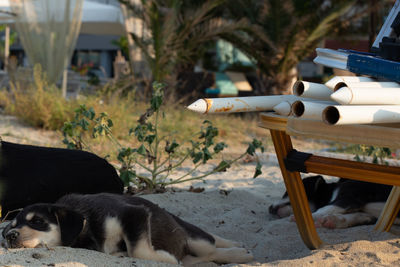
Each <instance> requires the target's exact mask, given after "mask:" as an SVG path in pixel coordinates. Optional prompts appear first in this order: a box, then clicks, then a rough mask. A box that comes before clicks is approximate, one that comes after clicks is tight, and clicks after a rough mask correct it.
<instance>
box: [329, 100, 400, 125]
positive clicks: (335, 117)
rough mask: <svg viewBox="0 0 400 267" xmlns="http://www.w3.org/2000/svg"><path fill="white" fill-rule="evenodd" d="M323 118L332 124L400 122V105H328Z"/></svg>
mask: <svg viewBox="0 0 400 267" xmlns="http://www.w3.org/2000/svg"><path fill="white" fill-rule="evenodd" d="M322 120H323V121H324V122H326V123H328V124H330V125H344V124H377V123H398V122H400V105H375V106H372V105H371V106H370V105H361V106H359V105H353V106H340V105H337V106H328V107H326V108H325V109H324V110H323V112H322Z"/></svg>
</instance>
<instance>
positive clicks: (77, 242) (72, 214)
mask: <svg viewBox="0 0 400 267" xmlns="http://www.w3.org/2000/svg"><path fill="white" fill-rule="evenodd" d="M2 234H3V237H4V238H5V239H6V241H7V244H8V247H10V248H18V247H38V246H42V245H48V246H58V245H63V246H70V247H78V248H87V249H93V250H97V251H102V252H105V253H109V254H123V255H126V254H127V255H128V256H131V257H137V258H143V259H152V260H158V261H164V262H170V263H178V262H179V261H183V262H184V263H185V264H193V263H196V262H202V261H216V262H248V261H250V260H251V259H252V255H251V253H249V252H248V251H247V250H245V249H244V248H239V247H237V245H238V244H237V243H235V242H232V241H229V240H226V239H223V238H220V237H218V236H215V235H211V234H209V233H207V232H205V231H203V230H201V229H200V228H198V227H196V226H194V225H192V224H190V223H188V222H185V221H183V220H181V219H180V218H178V217H176V216H175V215H173V214H171V213H169V212H167V211H165V210H164V209H161V208H160V207H158V206H157V205H156V204H153V203H152V202H150V201H148V200H146V199H143V198H139V197H132V196H127V195H115V194H108V193H103V194H92V195H79V194H70V195H67V196H64V197H62V198H61V199H59V200H58V201H57V202H56V203H55V204H34V205H31V206H28V207H26V208H24V209H23V210H22V211H21V212H20V213H19V214H18V215H17V217H16V218H15V219H14V220H13V221H12V222H11V223H10V224H9V225H8V226H7V227H6V228H5V229H4V230H3V233H2Z"/></svg>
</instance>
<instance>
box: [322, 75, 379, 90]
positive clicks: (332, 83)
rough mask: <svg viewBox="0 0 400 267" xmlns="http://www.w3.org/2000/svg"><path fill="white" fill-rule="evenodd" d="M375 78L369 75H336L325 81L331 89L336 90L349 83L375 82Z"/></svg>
mask: <svg viewBox="0 0 400 267" xmlns="http://www.w3.org/2000/svg"><path fill="white" fill-rule="evenodd" d="M373 81H374V80H373V79H371V78H369V77H358V76H335V77H333V78H332V79H330V80H329V81H327V82H326V83H325V85H326V86H327V87H329V88H330V89H331V90H333V91H336V90H338V89H339V88H341V87H345V86H347V84H348V83H360V82H363V83H364V82H373Z"/></svg>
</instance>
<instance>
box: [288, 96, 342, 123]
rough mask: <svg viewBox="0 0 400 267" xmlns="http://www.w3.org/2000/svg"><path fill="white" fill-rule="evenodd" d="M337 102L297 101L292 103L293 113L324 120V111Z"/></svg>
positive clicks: (297, 115)
mask: <svg viewBox="0 0 400 267" xmlns="http://www.w3.org/2000/svg"><path fill="white" fill-rule="evenodd" d="M335 104H336V103H335V102H331V101H296V102H294V103H293V105H292V114H293V115H294V116H295V117H300V118H302V119H310V120H317V121H322V111H323V110H324V109H325V108H326V107H328V106H331V105H335Z"/></svg>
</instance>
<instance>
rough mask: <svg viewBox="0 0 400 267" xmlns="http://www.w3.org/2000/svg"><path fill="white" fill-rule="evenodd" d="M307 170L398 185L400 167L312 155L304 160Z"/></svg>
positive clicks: (399, 184)
mask: <svg viewBox="0 0 400 267" xmlns="http://www.w3.org/2000/svg"><path fill="white" fill-rule="evenodd" d="M305 166H306V170H307V172H312V173H318V174H325V175H331V176H337V177H342V178H349V179H354V180H360V181H365V182H371V183H379V184H387V185H396V186H400V167H393V166H386V165H376V164H372V163H365V162H357V161H351V160H343V159H335V158H327V157H321V156H315V155H312V156H311V157H310V158H309V159H308V160H306V161H305Z"/></svg>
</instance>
